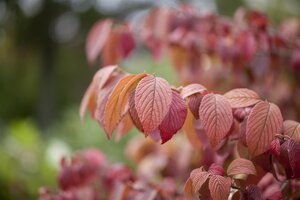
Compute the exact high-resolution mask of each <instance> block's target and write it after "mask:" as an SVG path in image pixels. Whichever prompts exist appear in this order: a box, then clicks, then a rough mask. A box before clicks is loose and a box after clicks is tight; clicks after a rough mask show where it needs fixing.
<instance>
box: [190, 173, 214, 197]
mask: <svg viewBox="0 0 300 200" xmlns="http://www.w3.org/2000/svg"><path fill="white" fill-rule="evenodd" d="M209 177H211V174H210V173H208V172H206V171H204V170H203V168H198V169H194V170H193V171H192V172H191V175H190V179H191V180H192V185H193V189H194V192H195V193H197V192H199V191H200V189H201V187H202V185H203V184H204V183H205V182H206V180H207V179H208V178H209Z"/></svg>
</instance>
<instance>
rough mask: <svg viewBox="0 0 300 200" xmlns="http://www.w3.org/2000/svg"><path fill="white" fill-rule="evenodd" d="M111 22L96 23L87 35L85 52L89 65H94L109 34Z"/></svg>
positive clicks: (108, 20) (107, 20)
mask: <svg viewBox="0 0 300 200" xmlns="http://www.w3.org/2000/svg"><path fill="white" fill-rule="evenodd" d="M112 24H113V22H112V20H110V19H106V20H103V21H102V20H101V21H98V22H96V24H95V25H94V26H93V28H92V29H91V31H90V32H89V34H88V37H87V41H86V47H85V51H86V54H87V59H88V62H89V63H90V64H94V63H95V61H96V60H97V58H98V56H99V54H100V52H101V50H102V49H103V47H104V45H105V42H106V40H107V38H108V37H109V34H110V32H111V27H112Z"/></svg>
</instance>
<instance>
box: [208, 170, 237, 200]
mask: <svg viewBox="0 0 300 200" xmlns="http://www.w3.org/2000/svg"><path fill="white" fill-rule="evenodd" d="M208 187H209V191H210V194H211V196H212V199H213V200H224V199H228V196H229V192H230V187H231V179H230V178H225V177H223V176H219V175H214V176H211V177H210V179H209V183H208Z"/></svg>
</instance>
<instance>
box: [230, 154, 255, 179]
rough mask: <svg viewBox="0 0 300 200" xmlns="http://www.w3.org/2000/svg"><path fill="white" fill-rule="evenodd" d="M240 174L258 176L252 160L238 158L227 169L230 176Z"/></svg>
mask: <svg viewBox="0 0 300 200" xmlns="http://www.w3.org/2000/svg"><path fill="white" fill-rule="evenodd" d="M239 174H245V175H249V174H252V175H256V169H255V166H254V165H253V163H252V162H251V161H250V160H247V159H244V158H237V159H235V160H233V161H232V162H231V163H230V165H229V166H228V168H227V175H228V176H235V175H239Z"/></svg>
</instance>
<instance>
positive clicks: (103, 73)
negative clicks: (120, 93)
mask: <svg viewBox="0 0 300 200" xmlns="http://www.w3.org/2000/svg"><path fill="white" fill-rule="evenodd" d="M117 68H118V66H116V65H113V66H107V67H103V68H102V69H100V70H98V71H97V72H96V74H95V75H94V77H93V81H92V83H91V84H90V85H89V87H88V89H87V91H86V92H85V94H84V96H83V98H82V101H81V105H80V110H79V115H80V119H81V120H83V117H84V114H85V112H86V109H87V108H89V109H90V112H91V114H92V116H93V117H95V109H96V105H97V93H98V90H99V89H101V88H102V87H103V86H104V85H105V84H106V83H107V81H108V79H109V78H110V77H111V76H112V73H113V72H114V71H115V70H116V69H117Z"/></svg>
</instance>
